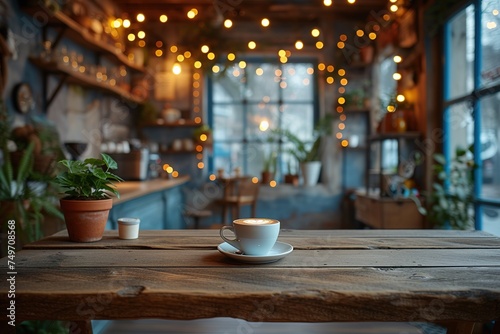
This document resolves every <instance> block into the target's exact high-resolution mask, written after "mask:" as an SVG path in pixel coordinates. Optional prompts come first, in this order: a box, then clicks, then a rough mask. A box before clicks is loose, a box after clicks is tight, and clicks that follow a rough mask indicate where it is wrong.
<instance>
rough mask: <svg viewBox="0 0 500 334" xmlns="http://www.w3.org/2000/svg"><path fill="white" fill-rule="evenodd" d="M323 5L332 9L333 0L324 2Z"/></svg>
mask: <svg viewBox="0 0 500 334" xmlns="http://www.w3.org/2000/svg"><path fill="white" fill-rule="evenodd" d="M323 4H324V5H325V6H326V7H330V6H331V5H332V0H323Z"/></svg>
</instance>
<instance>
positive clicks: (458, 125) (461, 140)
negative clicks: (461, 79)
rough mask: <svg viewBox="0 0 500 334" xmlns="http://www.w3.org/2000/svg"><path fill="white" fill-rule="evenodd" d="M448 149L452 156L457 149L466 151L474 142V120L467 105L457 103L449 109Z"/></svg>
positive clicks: (469, 106)
mask: <svg viewBox="0 0 500 334" xmlns="http://www.w3.org/2000/svg"><path fill="white" fill-rule="evenodd" d="M448 122H449V128H450V135H449V139H450V141H449V145H450V146H449V148H450V153H451V155H452V156H454V155H455V150H456V149H457V148H459V147H460V148H462V149H467V148H468V147H469V146H470V145H471V144H472V143H473V142H474V120H473V119H472V109H471V105H470V104H469V103H465V102H464V103H457V104H455V105H453V106H452V107H451V108H450V117H449V120H448Z"/></svg>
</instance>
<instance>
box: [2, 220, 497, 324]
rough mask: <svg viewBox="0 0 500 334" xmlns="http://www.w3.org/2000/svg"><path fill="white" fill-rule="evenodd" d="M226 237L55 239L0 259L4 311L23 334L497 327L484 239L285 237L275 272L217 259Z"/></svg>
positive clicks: (489, 252)
mask: <svg viewBox="0 0 500 334" xmlns="http://www.w3.org/2000/svg"><path fill="white" fill-rule="evenodd" d="M218 233H219V232H218V230H161V231H141V232H140V237H139V239H136V240H120V239H118V238H117V231H106V233H105V237H104V239H103V240H101V241H99V242H95V243H73V242H69V241H68V238H67V235H66V233H63V232H60V233H57V234H55V235H53V236H51V237H48V238H46V239H43V240H41V241H38V242H35V243H33V244H30V245H27V246H26V248H25V249H23V250H22V251H19V252H17V254H15V259H14V262H15V266H14V267H13V268H11V269H8V267H7V265H8V262H7V261H8V258H3V259H1V260H0V261H1V267H2V268H3V272H2V273H1V274H0V279H1V281H2V282H3V283H2V285H1V289H0V294H1V295H2V296H3V297H2V298H1V299H0V308H1V309H2V310H6V309H7V307H8V306H9V305H10V304H9V303H10V302H11V301H12V300H14V301H15V317H16V323H19V322H20V321H21V320H31V319H54V318H57V320H67V321H70V322H72V323H71V324H72V326H71V328H72V329H73V330H74V332H75V333H76V332H78V331H80V333H91V332H92V329H91V326H90V320H92V319H138V318H163V319H177V320H187V319H199V318H212V317H234V318H241V319H245V320H248V321H270V322H275V321H280V322H281V321H285V322H326V321H355V322H358V321H382V322H387V321H401V322H407V321H426V322H437V323H440V324H445V325H447V326H448V328H449V329H450V330H449V332H448V333H470V332H471V330H472V327H473V325H474V323H475V322H489V321H492V320H499V319H500V238H498V237H495V236H493V235H490V234H488V233H485V232H478V231H443V230H352V231H350V230H321V231H311V230H282V231H281V234H280V237H279V241H281V242H286V243H289V244H291V245H293V246H294V250H293V252H292V253H290V254H288V255H287V256H286V257H284V258H282V259H281V260H279V261H277V262H273V263H269V264H248V263H241V262H237V261H235V260H233V259H231V258H229V257H226V256H225V255H223V254H221V253H220V252H218V251H217V249H216V247H217V245H218V244H220V243H221V239H220V237H219V236H218ZM11 271H14V272H15V274H11V273H10V272H11ZM10 277H13V278H14V282H15V298H6V297H5V296H7V294H8V290H9V287H7V286H6V284H5V282H6V281H7V279H8V278H10ZM54 320H55V319H54ZM2 321H3V322H2V328H1V329H0V330H1V333H8V332H9V330H10V331H11V332H12V329H13V328H12V327H11V326H9V325H8V324H7V321H5V318H3V319H2ZM497 326H498V323H497Z"/></svg>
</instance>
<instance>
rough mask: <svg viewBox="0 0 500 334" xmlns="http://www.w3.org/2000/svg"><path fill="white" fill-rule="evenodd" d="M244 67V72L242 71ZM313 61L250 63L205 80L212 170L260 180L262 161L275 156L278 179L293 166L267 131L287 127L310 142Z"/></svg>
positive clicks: (313, 106)
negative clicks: (212, 146) (207, 83)
mask: <svg viewBox="0 0 500 334" xmlns="http://www.w3.org/2000/svg"><path fill="white" fill-rule="evenodd" d="M241 67H243V68H241ZM314 68H316V66H315V63H314V62H312V61H304V62H297V63H287V64H277V63H271V62H265V61H260V62H259V61H254V60H249V61H247V62H246V63H245V65H244V66H240V64H235V65H232V66H229V67H226V68H223V69H222V70H221V72H219V73H218V74H214V75H212V78H211V79H210V81H209V103H208V105H209V110H208V114H209V122H210V124H211V126H212V129H213V135H214V150H213V158H212V161H211V163H210V165H211V170H212V171H213V170H218V169H224V171H225V172H226V173H231V171H233V169H234V168H236V167H239V168H241V169H242V171H243V173H245V174H246V175H254V176H260V173H261V171H262V170H263V166H264V162H265V161H266V160H267V159H269V157H270V156H271V155H272V154H276V166H277V176H279V175H283V174H284V173H286V172H287V170H286V169H287V166H288V163H289V162H290V163H291V164H292V168H294V169H297V168H298V166H296V162H295V161H294V160H293V159H292V157H291V156H290V155H289V154H287V153H286V148H285V147H282V145H281V144H280V143H279V142H278V141H275V140H274V139H272V137H273V136H271V135H270V134H271V130H272V129H277V128H281V129H288V130H290V131H293V132H294V133H296V134H297V135H298V136H299V137H300V138H302V139H304V140H308V139H311V138H312V133H313V128H314V121H315V118H316V115H317V114H318V110H317V109H318V106H317V102H316V101H318V99H317V89H316V76H315V74H314Z"/></svg>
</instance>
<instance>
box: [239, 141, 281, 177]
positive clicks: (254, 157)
mask: <svg viewBox="0 0 500 334" xmlns="http://www.w3.org/2000/svg"><path fill="white" fill-rule="evenodd" d="M272 152H274V153H275V154H276V152H277V145H272V144H267V143H266V144H262V143H250V144H248V146H247V164H246V170H245V174H247V175H253V176H257V177H259V178H260V175H261V172H262V171H263V170H264V166H265V165H266V162H267V163H269V166H270V168H271V169H270V171H271V172H275V168H276V166H277V164H276V163H275V162H276V159H274V160H273V159H271V154H272Z"/></svg>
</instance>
